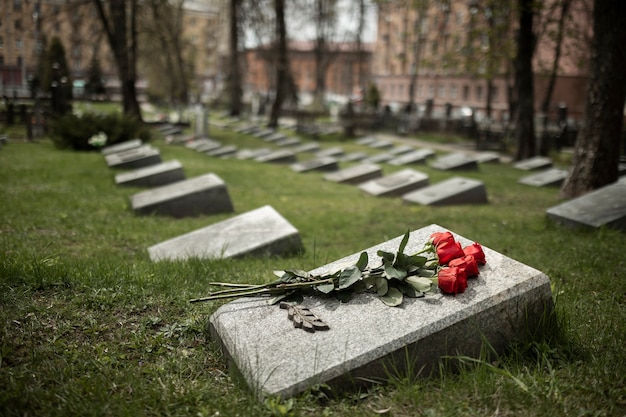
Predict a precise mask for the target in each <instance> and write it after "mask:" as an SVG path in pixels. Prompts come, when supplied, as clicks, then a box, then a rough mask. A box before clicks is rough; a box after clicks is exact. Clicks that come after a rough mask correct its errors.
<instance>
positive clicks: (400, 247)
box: [398, 230, 411, 254]
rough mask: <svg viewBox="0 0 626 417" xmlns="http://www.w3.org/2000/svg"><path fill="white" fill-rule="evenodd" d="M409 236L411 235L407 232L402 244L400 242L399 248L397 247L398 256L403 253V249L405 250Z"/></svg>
mask: <svg viewBox="0 0 626 417" xmlns="http://www.w3.org/2000/svg"><path fill="white" fill-rule="evenodd" d="M409 234H411V231H410V230H407V231H406V233H405V234H404V237H402V242H400V246H399V247H398V254H402V253H404V249H405V248H406V244H407V243H409Z"/></svg>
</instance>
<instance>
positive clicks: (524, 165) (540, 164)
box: [513, 156, 552, 171]
mask: <svg viewBox="0 0 626 417" xmlns="http://www.w3.org/2000/svg"><path fill="white" fill-rule="evenodd" d="M513 167H514V168H517V169H521V170H523V171H533V170H536V169H546V168H551V167H552V160H551V159H550V158H546V157H545V156H534V157H532V158H528V159H524V160H523V161H519V162H517V163H515V164H513Z"/></svg>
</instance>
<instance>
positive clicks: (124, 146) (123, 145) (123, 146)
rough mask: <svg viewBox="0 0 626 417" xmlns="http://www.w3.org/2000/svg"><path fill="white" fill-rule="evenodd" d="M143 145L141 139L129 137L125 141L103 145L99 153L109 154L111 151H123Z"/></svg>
mask: <svg viewBox="0 0 626 417" xmlns="http://www.w3.org/2000/svg"><path fill="white" fill-rule="evenodd" d="M141 145H143V142H142V141H141V139H131V140H127V141H125V142H120V143H116V144H115V145H110V146H105V147H104V148H102V150H101V151H100V153H101V154H102V155H111V154H112V153H118V152H125V151H128V150H131V149H135V148H138V147H140V146H141Z"/></svg>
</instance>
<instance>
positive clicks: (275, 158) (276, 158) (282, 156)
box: [254, 149, 298, 164]
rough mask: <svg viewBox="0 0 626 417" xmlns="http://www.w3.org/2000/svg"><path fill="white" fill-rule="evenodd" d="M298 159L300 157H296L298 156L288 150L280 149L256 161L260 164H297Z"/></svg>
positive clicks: (258, 157)
mask: <svg viewBox="0 0 626 417" xmlns="http://www.w3.org/2000/svg"><path fill="white" fill-rule="evenodd" d="M297 159H298V157H297V156H296V154H295V153H293V152H292V151H290V150H288V149H279V150H277V151H273V152H270V153H268V154H266V155H261V156H257V157H256V158H254V160H255V161H258V162H266V163H274V164H288V163H292V162H297Z"/></svg>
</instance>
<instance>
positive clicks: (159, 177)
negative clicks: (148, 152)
mask: <svg viewBox="0 0 626 417" xmlns="http://www.w3.org/2000/svg"><path fill="white" fill-rule="evenodd" d="M184 179H185V173H184V172H183V166H182V165H181V163H180V162H179V161H177V160H173V161H167V162H162V163H160V164H155V165H150V166H148V167H145V168H139V169H136V170H133V171H130V172H123V173H120V174H117V175H116V176H115V183H116V184H117V185H126V186H131V187H156V186H159V185H165V184H170V183H172V182H176V181H182V180H184Z"/></svg>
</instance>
